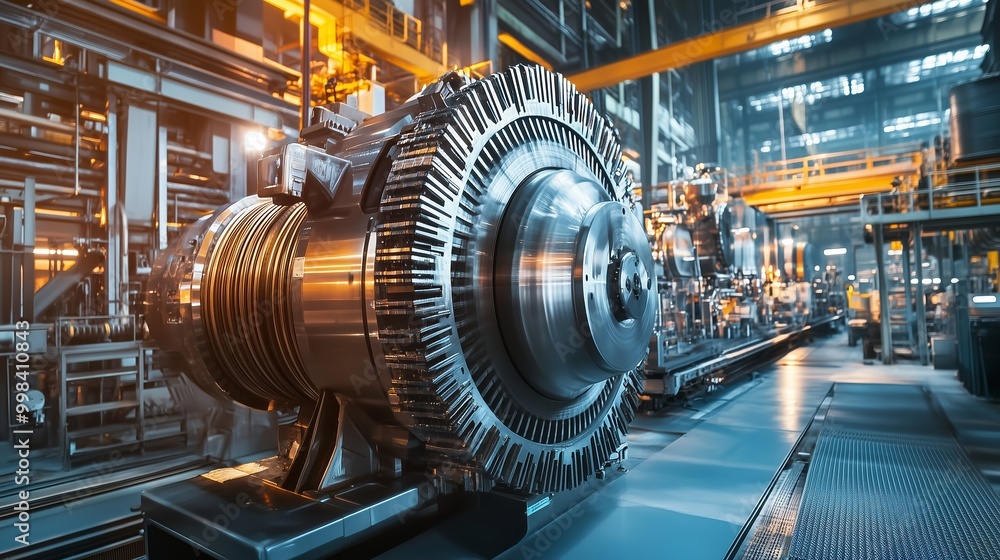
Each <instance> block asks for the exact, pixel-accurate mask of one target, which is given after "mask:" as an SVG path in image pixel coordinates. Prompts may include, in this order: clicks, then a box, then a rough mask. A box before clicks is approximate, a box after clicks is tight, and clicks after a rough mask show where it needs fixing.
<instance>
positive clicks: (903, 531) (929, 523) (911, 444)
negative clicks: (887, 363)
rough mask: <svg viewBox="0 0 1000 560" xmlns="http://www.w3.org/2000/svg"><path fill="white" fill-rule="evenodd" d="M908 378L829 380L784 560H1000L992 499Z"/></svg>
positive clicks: (998, 506) (999, 524) (999, 504)
mask: <svg viewBox="0 0 1000 560" xmlns="http://www.w3.org/2000/svg"><path fill="white" fill-rule="evenodd" d="M948 426H949V424H948V421H947V419H946V418H945V417H944V415H943V414H942V413H941V412H940V411H939V410H938V409H937V408H936V407H935V405H934V402H933V400H932V399H931V397H930V394H929V392H928V391H927V390H926V389H924V388H922V387H918V386H913V385H873V384H837V385H836V386H835V388H834V397H833V403H832V405H831V407H830V410H829V413H828V415H827V418H826V420H825V422H824V424H823V429H822V431H821V432H820V435H819V439H818V440H817V443H816V449H815V452H814V453H813V458H812V462H811V464H810V466H809V470H808V475H807V477H806V485H805V491H804V493H803V497H802V505H801V509H800V511H799V516H798V521H797V523H796V527H795V532H794V534H793V535H792V541H791V546H790V549H789V556H788V557H789V558H790V559H794V560H806V559H808V560H826V559H830V560H834V559H836V560H840V559H844V558H852V559H858V560H864V559H878V560H892V559H900V560H904V559H905V560H915V559H949V560H950V559H960V558H968V559H970V560H972V559H975V560H981V559H987V558H994V559H1000V496H998V495H997V493H996V492H994V490H993V488H992V487H991V486H990V484H989V483H988V482H987V481H986V479H984V478H983V476H982V475H981V474H980V472H979V470H978V469H977V468H976V467H975V465H973V463H972V461H971V460H970V459H969V457H968V455H967V454H966V452H965V449H964V448H963V447H962V446H961V445H960V444H959V443H958V442H957V441H956V440H955V438H954V437H953V436H952V434H951V433H950V432H949V431H948Z"/></svg>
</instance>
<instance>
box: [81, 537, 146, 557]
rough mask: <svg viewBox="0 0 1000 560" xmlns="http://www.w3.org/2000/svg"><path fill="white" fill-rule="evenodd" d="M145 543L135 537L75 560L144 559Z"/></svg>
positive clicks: (140, 538)
mask: <svg viewBox="0 0 1000 560" xmlns="http://www.w3.org/2000/svg"><path fill="white" fill-rule="evenodd" d="M145 556H146V542H145V541H144V540H143V539H142V537H136V538H133V539H130V540H127V541H124V542H120V543H117V544H114V545H110V546H107V547H105V548H103V549H102V550H97V551H91V552H87V553H85V554H84V555H82V556H76V557H74V559H75V560H137V559H139V558H145Z"/></svg>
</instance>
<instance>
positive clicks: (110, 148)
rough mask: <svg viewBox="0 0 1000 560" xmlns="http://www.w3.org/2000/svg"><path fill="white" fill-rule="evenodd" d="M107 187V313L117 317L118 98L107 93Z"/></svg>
mask: <svg viewBox="0 0 1000 560" xmlns="http://www.w3.org/2000/svg"><path fill="white" fill-rule="evenodd" d="M105 124H106V125H107V142H108V144H107V149H106V150H105V152H104V153H105V154H106V155H107V160H108V161H107V165H106V166H105V169H106V171H107V185H106V192H105V195H104V201H103V203H104V212H105V216H106V217H107V232H108V234H107V240H108V258H107V259H106V260H105V262H104V290H105V291H104V293H105V296H106V298H107V310H106V312H107V314H108V315H117V314H118V312H119V310H120V309H121V303H122V301H121V279H122V276H121V273H122V271H121V262H122V254H121V253H122V222H121V215H120V214H119V209H118V155H119V152H118V96H117V94H115V93H109V94H108V114H107V123H105Z"/></svg>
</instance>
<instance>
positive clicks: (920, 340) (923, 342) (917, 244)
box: [913, 223, 930, 366]
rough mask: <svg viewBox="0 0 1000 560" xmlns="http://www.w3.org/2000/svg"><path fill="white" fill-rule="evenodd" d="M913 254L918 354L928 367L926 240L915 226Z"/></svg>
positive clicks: (923, 363)
mask: <svg viewBox="0 0 1000 560" xmlns="http://www.w3.org/2000/svg"><path fill="white" fill-rule="evenodd" d="M913 229H914V231H913V235H914V236H915V237H914V239H913V252H914V253H916V257H917V258H916V261H915V262H918V263H919V264H917V353H918V355H919V356H920V364H921V365H925V366H926V365H927V363H928V362H929V361H930V360H929V357H928V355H927V354H928V352H927V309H926V301H925V300H926V298H925V297H924V264H923V263H924V240H923V236H922V234H923V230H924V228H923V226H922V225H921V224H919V223H918V224H915V225H914V228H913Z"/></svg>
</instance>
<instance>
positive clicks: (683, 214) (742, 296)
mask: <svg viewBox="0 0 1000 560" xmlns="http://www.w3.org/2000/svg"><path fill="white" fill-rule="evenodd" d="M651 200H652V203H653V204H652V207H651V208H650V210H649V212H648V217H647V220H646V222H647V224H646V225H647V233H649V235H650V239H651V245H652V247H653V253H654V256H655V258H656V260H657V267H656V270H657V274H658V275H659V280H658V286H659V294H658V295H659V302H660V306H659V309H658V315H657V324H656V329H655V332H654V336H653V339H652V341H651V343H650V358H649V361H648V362H647V368H646V369H647V379H646V380H645V382H644V389H643V392H644V394H645V396H646V398H647V399H648V400H649V402H650V403H651V404H652V406H654V407H655V406H657V405H658V404H660V403H662V402H664V401H665V399H667V398H673V397H676V396H678V395H682V394H683V393H685V392H695V391H698V390H700V389H701V388H704V387H708V388H709V389H711V388H712V387H713V386H715V385H717V384H718V382H719V381H721V380H723V378H724V377H725V376H733V375H735V374H736V373H737V371H738V369H739V368H737V367H730V366H735V365H736V364H737V363H738V362H746V361H748V360H750V359H751V358H753V357H754V356H757V357H760V356H759V355H760V354H762V353H764V354H766V353H767V352H769V351H770V350H773V349H775V347H776V346H778V345H781V344H784V343H785V342H787V341H789V340H790V339H794V338H795V337H796V336H798V335H799V334H800V333H802V332H804V331H806V330H808V329H809V328H811V327H813V326H817V325H820V324H827V323H829V322H831V321H832V320H833V319H836V318H839V317H840V316H841V314H842V313H843V307H844V305H843V302H842V301H840V300H842V299H843V298H840V299H839V300H838V297H837V289H836V288H835V286H836V276H837V272H836V271H833V270H830V271H821V270H819V266H818V259H817V258H816V256H815V254H814V248H813V246H812V245H811V244H809V243H808V242H805V241H799V242H794V241H793V240H790V239H783V240H780V242H779V240H778V239H776V236H775V235H774V233H773V232H774V231H775V230H776V227H775V224H774V222H773V220H771V219H769V218H768V217H767V216H766V215H765V214H764V213H762V212H760V211H758V210H756V209H755V208H753V207H751V206H749V205H747V204H746V203H745V202H744V200H743V199H742V198H731V197H729V196H728V188H727V185H726V176H725V174H724V173H723V172H722V171H721V170H719V169H718V168H716V167H714V166H710V165H704V164H702V165H699V166H698V167H696V168H694V169H692V170H690V173H689V175H688V176H687V177H685V178H684V179H682V180H679V181H674V182H671V183H668V184H665V185H661V186H658V187H657V188H655V189H653V194H652V197H651ZM838 301H839V304H838ZM727 369H728V371H727Z"/></svg>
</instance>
